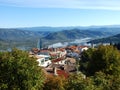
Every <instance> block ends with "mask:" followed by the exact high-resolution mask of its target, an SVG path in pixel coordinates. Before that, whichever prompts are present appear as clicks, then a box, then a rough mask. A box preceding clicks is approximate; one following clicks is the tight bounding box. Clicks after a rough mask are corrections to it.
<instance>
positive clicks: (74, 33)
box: [44, 29, 111, 40]
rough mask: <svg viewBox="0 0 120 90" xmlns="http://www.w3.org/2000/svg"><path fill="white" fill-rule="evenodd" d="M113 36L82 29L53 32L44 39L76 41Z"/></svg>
mask: <svg viewBox="0 0 120 90" xmlns="http://www.w3.org/2000/svg"><path fill="white" fill-rule="evenodd" d="M108 35H111V34H110V33H106V32H100V31H90V30H80V29H72V30H63V31H58V32H53V33H50V34H48V35H47V36H46V37H44V39H47V40H70V39H71V40H74V39H80V38H86V37H92V38H94V37H103V36H108Z"/></svg>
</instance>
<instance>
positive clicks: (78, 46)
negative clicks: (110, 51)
mask: <svg viewBox="0 0 120 90" xmlns="http://www.w3.org/2000/svg"><path fill="white" fill-rule="evenodd" d="M78 47H79V48H85V47H87V48H88V46H78Z"/></svg>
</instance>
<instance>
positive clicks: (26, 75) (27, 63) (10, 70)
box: [0, 49, 45, 90]
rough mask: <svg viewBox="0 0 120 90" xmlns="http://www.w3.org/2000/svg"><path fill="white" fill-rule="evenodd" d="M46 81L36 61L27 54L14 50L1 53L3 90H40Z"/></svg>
mask: <svg viewBox="0 0 120 90" xmlns="http://www.w3.org/2000/svg"><path fill="white" fill-rule="evenodd" d="M44 79H45V78H44V74H43V72H42V69H41V68H40V67H38V63H37V62H36V59H35V58H30V57H29V55H28V53H27V52H25V51H22V50H18V49H13V50H12V51H11V52H1V53H0V89H1V90H3V89H7V90H39V89H41V88H42V86H43V82H44Z"/></svg>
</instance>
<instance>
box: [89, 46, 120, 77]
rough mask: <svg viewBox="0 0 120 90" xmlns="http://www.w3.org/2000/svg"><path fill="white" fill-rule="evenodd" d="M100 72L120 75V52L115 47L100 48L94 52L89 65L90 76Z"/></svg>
mask: <svg viewBox="0 0 120 90" xmlns="http://www.w3.org/2000/svg"><path fill="white" fill-rule="evenodd" d="M99 71H102V72H104V73H105V74H110V75H120V52H119V51H118V50H117V49H116V48H114V47H113V46H100V47H98V49H97V50H95V51H94V52H93V55H92V58H91V60H90V61H89V65H88V74H90V75H94V74H95V72H99Z"/></svg>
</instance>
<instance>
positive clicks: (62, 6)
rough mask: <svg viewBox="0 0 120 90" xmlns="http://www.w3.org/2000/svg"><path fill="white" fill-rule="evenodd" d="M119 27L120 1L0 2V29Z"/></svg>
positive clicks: (52, 0)
mask: <svg viewBox="0 0 120 90" xmlns="http://www.w3.org/2000/svg"><path fill="white" fill-rule="evenodd" d="M93 25H94V26H99V25H100V26H101V25H120V0H0V28H16V27H38V26H52V27H61V26H93Z"/></svg>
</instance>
